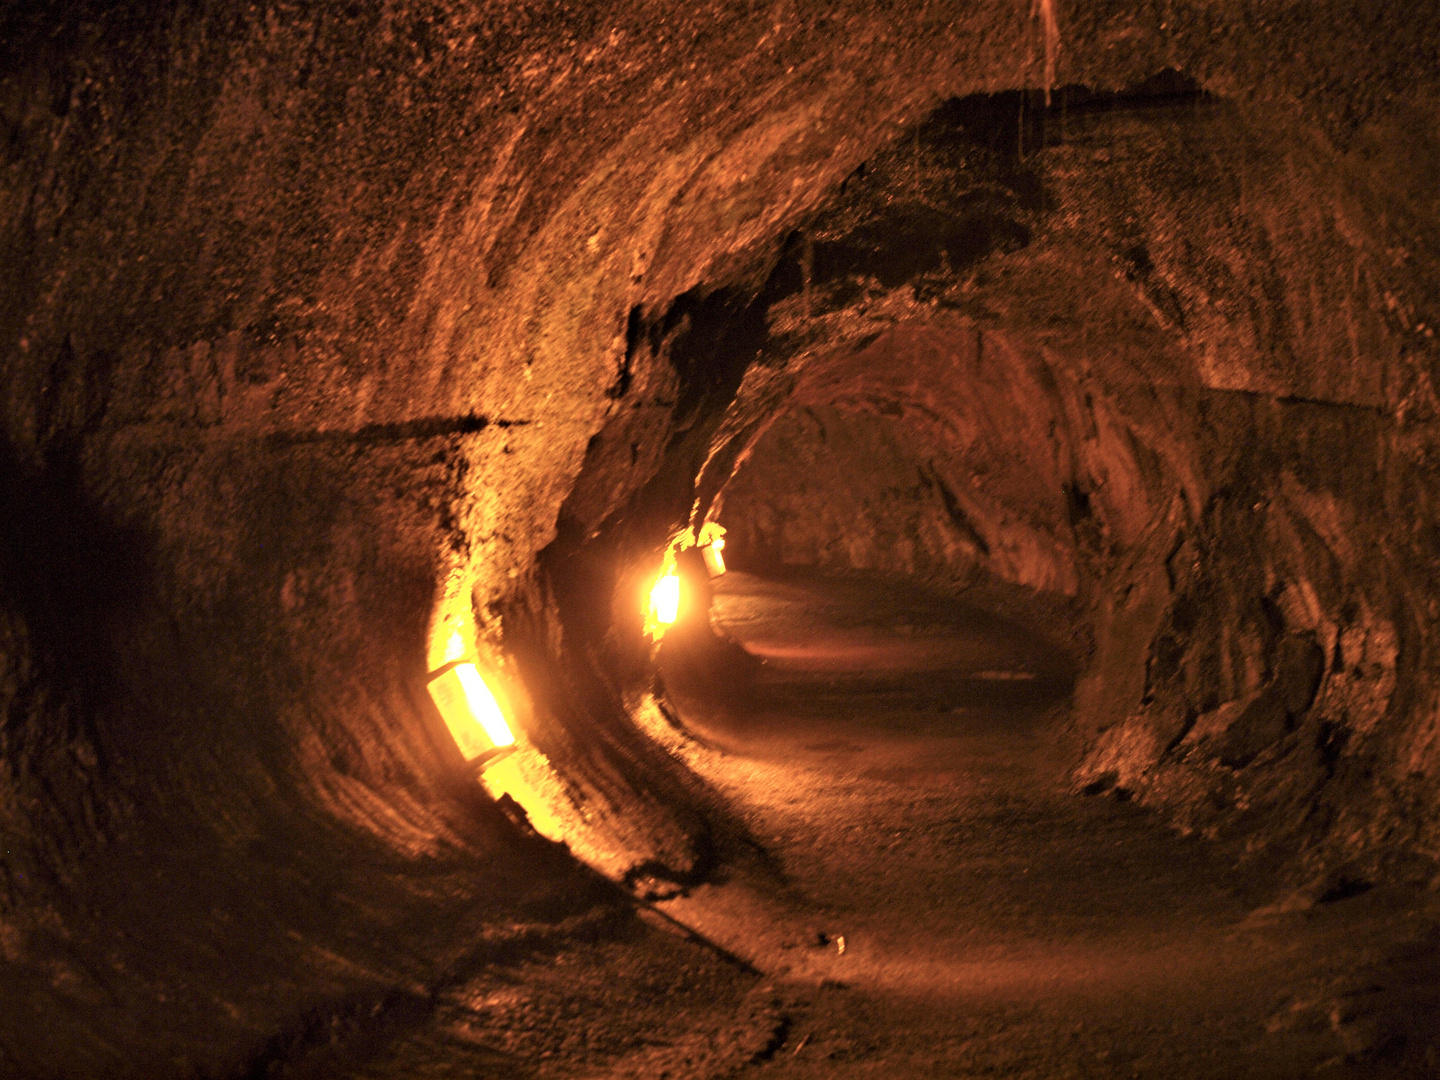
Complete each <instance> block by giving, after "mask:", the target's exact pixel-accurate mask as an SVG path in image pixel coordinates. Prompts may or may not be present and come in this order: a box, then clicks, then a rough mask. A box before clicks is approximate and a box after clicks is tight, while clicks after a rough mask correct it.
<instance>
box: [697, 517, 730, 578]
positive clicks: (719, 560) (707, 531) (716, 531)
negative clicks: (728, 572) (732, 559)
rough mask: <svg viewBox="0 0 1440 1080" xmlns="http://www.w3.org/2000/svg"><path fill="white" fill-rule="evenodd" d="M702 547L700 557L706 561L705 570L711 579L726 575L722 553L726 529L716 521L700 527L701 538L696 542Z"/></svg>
mask: <svg viewBox="0 0 1440 1080" xmlns="http://www.w3.org/2000/svg"><path fill="white" fill-rule="evenodd" d="M696 543H698V544H699V545H700V557H701V558H702V559H704V560H705V569H706V570H707V571H709V573H710V576H711V577H719V576H720V575H721V574H723V573H725V556H724V555H721V554H720V553H721V552H722V551H724V550H725V529H724V528H723V527H722V526H721V525H720V523H719V522H716V521H707V522H706V523H705V524H704V525H702V526H701V527H700V536H699V538H698V539H697V540H696Z"/></svg>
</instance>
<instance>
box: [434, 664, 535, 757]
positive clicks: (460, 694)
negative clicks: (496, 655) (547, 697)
mask: <svg viewBox="0 0 1440 1080" xmlns="http://www.w3.org/2000/svg"><path fill="white" fill-rule="evenodd" d="M430 696H431V698H433V699H434V701H435V707H436V708H437V709H439V710H440V715H441V716H442V717H444V719H445V726H446V727H448V728H449V729H450V735H451V737H452V738H453V739H454V740H455V745H456V746H457V747H459V748H460V755H461V756H462V757H463V758H464V759H465V760H466V761H467V762H470V763H472V764H476V763H479V764H483V763H484V762H485V761H488V760H490V759H492V758H494V757H497V756H498V754H497V753H496V752H497V751H499V750H503V749H506V748H508V747H511V746H513V745H514V744H515V736H514V735H513V734H511V732H510V725H509V724H507V723H506V722H505V714H504V713H502V712H501V711H500V703H499V702H498V701H496V700H495V695H494V693H492V692H491V690H490V687H489V686H487V685H486V683H485V680H484V679H483V678H481V676H480V672H479V671H477V670H476V668H475V665H474V664H472V663H470V662H469V661H451V662H450V663H448V664H446V665H445V666H444V667H442V668H441V669H440V670H439V671H437V672H435V673H434V674H432V675H431V676H430Z"/></svg>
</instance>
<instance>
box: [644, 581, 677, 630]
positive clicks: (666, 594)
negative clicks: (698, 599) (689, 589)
mask: <svg viewBox="0 0 1440 1080" xmlns="http://www.w3.org/2000/svg"><path fill="white" fill-rule="evenodd" d="M650 613H651V615H652V616H653V618H654V620H655V621H656V622H657V623H659V624H661V625H662V626H670V625H671V624H672V623H674V622H675V620H676V619H678V618H679V617H680V576H679V575H678V574H674V573H670V574H665V575H663V576H662V577H661V578H660V580H659V581H657V582H655V586H654V588H652V589H651V590H650Z"/></svg>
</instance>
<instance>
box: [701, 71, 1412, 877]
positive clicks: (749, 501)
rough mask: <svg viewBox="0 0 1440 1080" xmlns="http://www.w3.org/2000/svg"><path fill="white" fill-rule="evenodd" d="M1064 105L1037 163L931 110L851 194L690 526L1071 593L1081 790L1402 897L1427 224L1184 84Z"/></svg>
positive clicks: (966, 110)
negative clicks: (1397, 887)
mask: <svg viewBox="0 0 1440 1080" xmlns="http://www.w3.org/2000/svg"><path fill="white" fill-rule="evenodd" d="M1071 104H1072V105H1073V108H1072V109H1068V110H1067V108H1066V105H1065V104H1064V103H1062V105H1061V106H1060V107H1059V108H1054V109H1052V110H1051V111H1050V112H1049V113H1047V114H1045V116H1044V118H1043V120H1042V121H1041V122H1039V123H1037V124H1036V127H1035V129H1034V131H1033V135H1032V137H1033V139H1034V143H1033V147H1032V149H1031V150H1029V151H1028V152H1026V151H1023V150H1022V148H1021V145H1020V144H1021V143H1023V141H1024V138H1025V134H1024V129H1023V128H1022V129H1021V134H1019V135H1017V136H1015V137H1014V140H1013V141H1012V142H1011V144H1010V145H1009V146H1008V148H1006V150H1007V151H1008V152H1005V151H1000V152H997V149H996V147H997V142H996V140H995V137H994V129H993V128H991V127H989V126H987V125H988V122H989V117H988V116H987V114H986V109H987V108H988V107H989V106H988V105H987V104H985V103H983V102H979V101H976V102H972V103H969V104H967V103H956V104H955V105H953V106H947V107H946V108H945V109H942V110H940V111H939V112H937V114H935V115H934V116H933V117H932V118H931V119H930V120H929V121H927V124H926V125H922V126H921V128H920V129H919V130H918V132H917V135H916V138H915V142H914V143H913V145H910V146H906V145H904V144H900V145H898V146H897V148H896V149H895V150H894V151H892V153H891V154H890V155H887V156H882V157H880V158H877V159H874V160H872V161H871V162H869V163H867V170H866V172H865V173H864V174H863V175H856V176H852V177H851V178H849V179H848V180H847V185H850V190H849V191H848V192H845V193H842V194H841V195H840V196H838V197H837V198H836V200H835V201H834V203H833V204H832V205H831V206H829V207H827V208H825V210H824V211H822V212H821V213H820V214H819V215H817V216H816V218H815V219H813V221H812V222H811V223H810V225H809V230H810V231H809V233H808V235H807V237H806V240H805V241H804V244H803V245H802V247H804V250H805V252H806V254H805V258H806V259H807V260H808V262H807V268H808V273H809V274H810V278H809V280H808V281H807V287H806V290H805V292H804V295H803V296H802V298H801V300H800V301H799V302H798V303H796V304H795V305H792V307H791V308H790V309H788V310H786V311H784V313H783V314H782V315H780V317H779V319H778V320H777V322H778V324H779V325H780V326H782V327H783V328H784V330H785V333H786V335H788V336H778V335H777V342H776V346H775V348H774V351H773V353H772V354H771V355H770V356H769V357H768V358H767V359H766V360H763V361H762V367H767V366H768V369H769V371H768V375H767V377H766V378H764V379H755V380H753V381H752V393H753V394H754V396H755V398H756V399H757V400H761V399H763V400H767V401H769V402H771V403H772V405H773V404H774V403H780V404H779V410H778V412H779V417H780V418H779V419H770V418H769V416H764V417H763V418H762V419H760V420H759V422H753V423H750V424H749V425H748V426H742V425H737V426H736V427H735V429H734V433H733V434H734V439H735V443H736V444H737V448H735V449H732V450H731V452H730V454H729V456H728V459H727V467H728V468H729V469H730V470H731V471H732V472H733V476H731V477H730V478H729V479H728V480H727V481H725V482H724V483H723V484H720V485H718V495H717V497H716V500H715V503H714V509H713V510H712V512H713V513H715V514H717V515H718V517H719V520H721V521H722V522H723V523H725V524H726V525H727V527H728V528H729V529H730V530H731V532H732V533H733V534H734V536H735V554H736V557H737V562H738V563H739V564H740V565H744V564H745V563H746V561H747V560H749V561H750V562H751V563H752V564H753V565H756V566H759V567H764V566H775V565H783V564H786V563H799V564H803V565H812V566H819V567H821V568H825V569H841V570H845V569H862V568H865V569H879V570H882V571H886V572H891V573H914V572H917V571H918V572H920V573H921V574H922V575H924V576H926V577H929V578H930V579H932V580H933V581H935V582H937V583H940V584H942V585H946V586H949V587H956V586H962V585H966V584H970V583H973V582H976V581H978V580H981V579H982V578H984V577H995V578H999V579H1001V580H1003V581H1008V582H1012V583H1015V584H1020V585H1025V586H1028V587H1030V588H1033V589H1037V590H1042V591H1049V592H1052V593H1058V594H1061V595H1062V596H1064V597H1069V598H1073V599H1074V600H1075V601H1076V602H1078V603H1079V604H1080V606H1081V607H1083V608H1084V609H1085V610H1086V611H1087V615H1086V621H1087V622H1088V623H1089V628H1090V638H1091V641H1090V645H1089V652H1088V655H1087V656H1086V657H1084V662H1085V663H1086V664H1087V665H1088V673H1087V675H1086V676H1085V677H1083V678H1082V680H1081V683H1080V686H1079V689H1078V691H1077V699H1076V722H1077V724H1078V725H1079V726H1080V727H1081V729H1082V730H1085V731H1088V732H1089V733H1090V738H1091V740H1092V743H1091V750H1090V752H1089V754H1088V756H1087V758H1086V760H1085V762H1084V764H1083V765H1082V766H1081V767H1080V768H1079V769H1078V770H1077V774H1076V779H1077V786H1078V787H1082V788H1084V789H1085V790H1087V791H1089V792H1095V793H1099V792H1109V793H1112V794H1118V795H1121V796H1124V797H1127V798H1128V797H1138V798H1139V799H1141V800H1142V801H1145V802H1147V803H1150V804H1152V805H1155V806H1157V807H1161V808H1163V809H1165V810H1166V811H1167V812H1168V813H1170V814H1171V815H1172V816H1173V819H1174V820H1175V821H1176V822H1177V824H1178V825H1179V826H1180V827H1181V828H1182V829H1185V830H1191V829H1198V830H1200V831H1202V832H1204V833H1205V834H1206V835H1209V836H1211V837H1228V838H1233V839H1235V840H1236V841H1237V842H1239V843H1241V844H1242V845H1243V846H1244V847H1245V848H1246V849H1247V850H1248V851H1249V853H1250V854H1252V855H1253V854H1255V853H1258V852H1262V851H1263V852H1266V853H1268V854H1270V855H1272V856H1273V855H1276V854H1279V853H1282V852H1283V853H1284V854H1285V855H1286V856H1289V857H1292V858H1293V860H1294V862H1295V865H1296V871H1295V872H1296V873H1297V874H1299V875H1303V874H1306V873H1311V874H1321V875H1323V873H1324V868H1325V867H1327V866H1330V867H1333V866H1335V865H1340V864H1348V865H1350V866H1351V867H1352V870H1353V872H1354V873H1355V874H1357V875H1358V876H1359V877H1365V876H1366V875H1369V876H1370V877H1374V876H1377V875H1383V874H1385V873H1387V872H1391V873H1402V874H1419V875H1420V876H1422V877H1424V876H1426V875H1427V874H1428V873H1430V872H1431V871H1425V870H1422V869H1418V867H1419V866H1420V865H1422V864H1425V863H1426V862H1427V861H1428V860H1432V859H1433V853H1434V851H1435V844H1436V834H1435V831H1434V830H1435V824H1434V822H1435V818H1434V814H1433V812H1431V811H1430V810H1429V809H1428V807H1429V806H1431V805H1433V802H1434V786H1435V783H1436V773H1435V769H1436V763H1435V762H1433V761H1432V760H1429V759H1427V758H1425V756H1424V751H1421V750H1420V749H1419V748H1420V747H1422V746H1429V745H1431V743H1432V740H1433V738H1434V736H1433V730H1434V723H1435V720H1434V715H1435V714H1434V710H1433V707H1432V705H1431V704H1430V701H1431V695H1432V693H1433V691H1432V690H1431V689H1430V688H1431V687H1432V686H1434V685H1435V672H1434V667H1433V664H1434V660H1433V656H1434V652H1433V649H1434V646H1433V641H1432V636H1431V633H1430V632H1429V631H1428V630H1427V628H1426V627H1427V624H1428V622H1429V620H1430V618H1431V616H1430V615H1429V614H1428V612H1429V610H1430V600H1429V596H1430V595H1431V594H1432V588H1433V584H1432V581H1431V571H1430V568H1431V567H1433V566H1434V565H1435V556H1436V552H1435V551H1434V549H1433V546H1432V545H1433V534H1432V533H1431V527H1430V526H1429V524H1427V523H1428V521H1429V517H1428V514H1429V513H1430V509H1429V507H1430V495H1429V492H1430V491H1431V490H1433V487H1434V481H1433V477H1432V476H1431V469H1432V467H1433V466H1432V464H1431V463H1432V461H1433V457H1432V451H1430V450H1429V449H1426V447H1429V446H1431V445H1433V440H1434V438H1435V434H1436V432H1435V428H1434V427H1433V422H1432V420H1431V417H1432V416H1433V412H1432V410H1433V405H1431V404H1430V402H1431V400H1432V391H1431V389H1430V387H1431V370H1432V365H1433V363H1434V360H1435V357H1436V350H1435V345H1434V330H1433V315H1431V314H1429V310H1428V307H1427V305H1428V304H1430V303H1432V301H1430V300H1429V299H1428V298H1429V297H1431V296H1433V295H1434V291H1433V286H1432V284H1430V283H1431V281H1432V279H1433V275H1434V272H1435V264H1434V262H1433V259H1432V258H1431V257H1430V256H1429V255H1427V254H1425V253H1424V252H1423V251H1422V250H1421V248H1420V247H1419V243H1421V242H1423V238H1424V237H1425V236H1427V235H1428V228H1429V227H1428V225H1426V224H1425V223H1424V221H1423V215H1424V212H1425V211H1424V209H1423V207H1422V206H1420V205H1417V204H1416V203H1414V202H1412V201H1410V199H1409V197H1408V195H1406V194H1404V192H1402V191H1399V190H1395V189H1388V188H1385V187H1383V186H1382V185H1381V184H1379V183H1377V182H1376V176H1375V174H1374V173H1373V172H1372V170H1371V169H1370V164H1369V161H1368V159H1367V158H1366V157H1365V155H1364V154H1357V155H1348V156H1347V155H1341V154H1337V153H1336V151H1335V150H1334V148H1333V147H1326V146H1324V145H1322V144H1320V143H1317V142H1316V141H1315V139H1314V137H1313V133H1312V132H1307V131H1304V130H1298V129H1285V128H1281V127H1277V126H1276V125H1275V124H1274V122H1273V120H1272V119H1271V118H1268V117H1266V116H1264V115H1259V116H1257V115H1255V114H1253V113H1250V112H1246V111H1244V110H1237V109H1235V108H1234V107H1233V106H1232V105H1230V104H1227V103H1224V102H1220V101H1217V100H1215V99H1213V98H1211V97H1208V96H1206V95H1203V94H1197V93H1194V92H1193V91H1191V90H1186V89H1185V88H1184V87H1182V86H1180V85H1178V84H1172V85H1170V86H1169V87H1164V86H1160V85H1152V86H1151V87H1150V88H1149V89H1148V90H1147V93H1146V94H1145V95H1144V97H1143V99H1142V98H1136V99H1135V100H1132V101H1131V102H1129V103H1116V104H1112V105H1107V106H1106V107H1105V108H1104V109H1100V110H1097V109H1094V107H1093V106H1094V103H1093V101H1090V100H1088V99H1084V98H1081V99H1077V100H1076V101H1074V102H1072V103H1071ZM947 110H949V111H948V112H947ZM1046 124H1048V125H1049V129H1048V134H1047V131H1046V128H1045V125H1046ZM1000 145H1001V146H1003V145H1004V143H1003V140H1002V142H1001V143H1000ZM1202 149H1203V152H1201V151H1202ZM957 161H958V162H959V163H960V164H959V165H958V166H957V164H956V162H957ZM957 176H958V177H959V179H957ZM1391 200H1394V201H1395V209H1394V211H1393V214H1392V212H1391V211H1389V210H1386V209H1384V207H1385V206H1387V205H1389V204H1390V202H1391ZM927 214H930V215H935V216H936V217H937V218H938V219H939V220H943V221H948V222H950V223H953V231H951V232H949V233H946V232H944V231H942V230H939V229H935V230H933V231H931V232H929V233H928V235H927V236H926V240H928V246H927V245H926V244H925V243H922V242H921V240H920V236H919V234H918V233H917V232H916V231H915V230H916V222H917V221H921V222H923V221H924V220H926V217H925V216H926V215H927ZM1393 221H1402V222H1404V224H1403V226H1402V227H1401V228H1400V229H1399V230H1398V231H1392V225H1391V224H1390V222H1393ZM907 230H909V235H908V236H907ZM1383 237H1389V239H1382V238H1383ZM885 238H895V239H894V240H891V241H889V242H887V240H886V239H885ZM1396 245H1402V246H1396ZM1402 294H1404V295H1408V296H1410V297H1411V298H1412V299H1411V300H1409V301H1402V300H1400V299H1399V297H1400V296H1401V295H1402ZM797 342H798V343H799V344H798V345H796V344H795V343H797ZM745 407H746V406H745V402H744V401H743V391H742V401H741V402H740V403H739V405H738V406H737V408H739V409H744V408H745ZM752 408H753V406H752ZM755 411H756V412H757V414H758V413H761V410H758V409H757V410H755ZM773 413H774V410H773V409H772V413H771V415H773ZM767 425H768V426H767ZM858 477H863V479H857V478H858Z"/></svg>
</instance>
